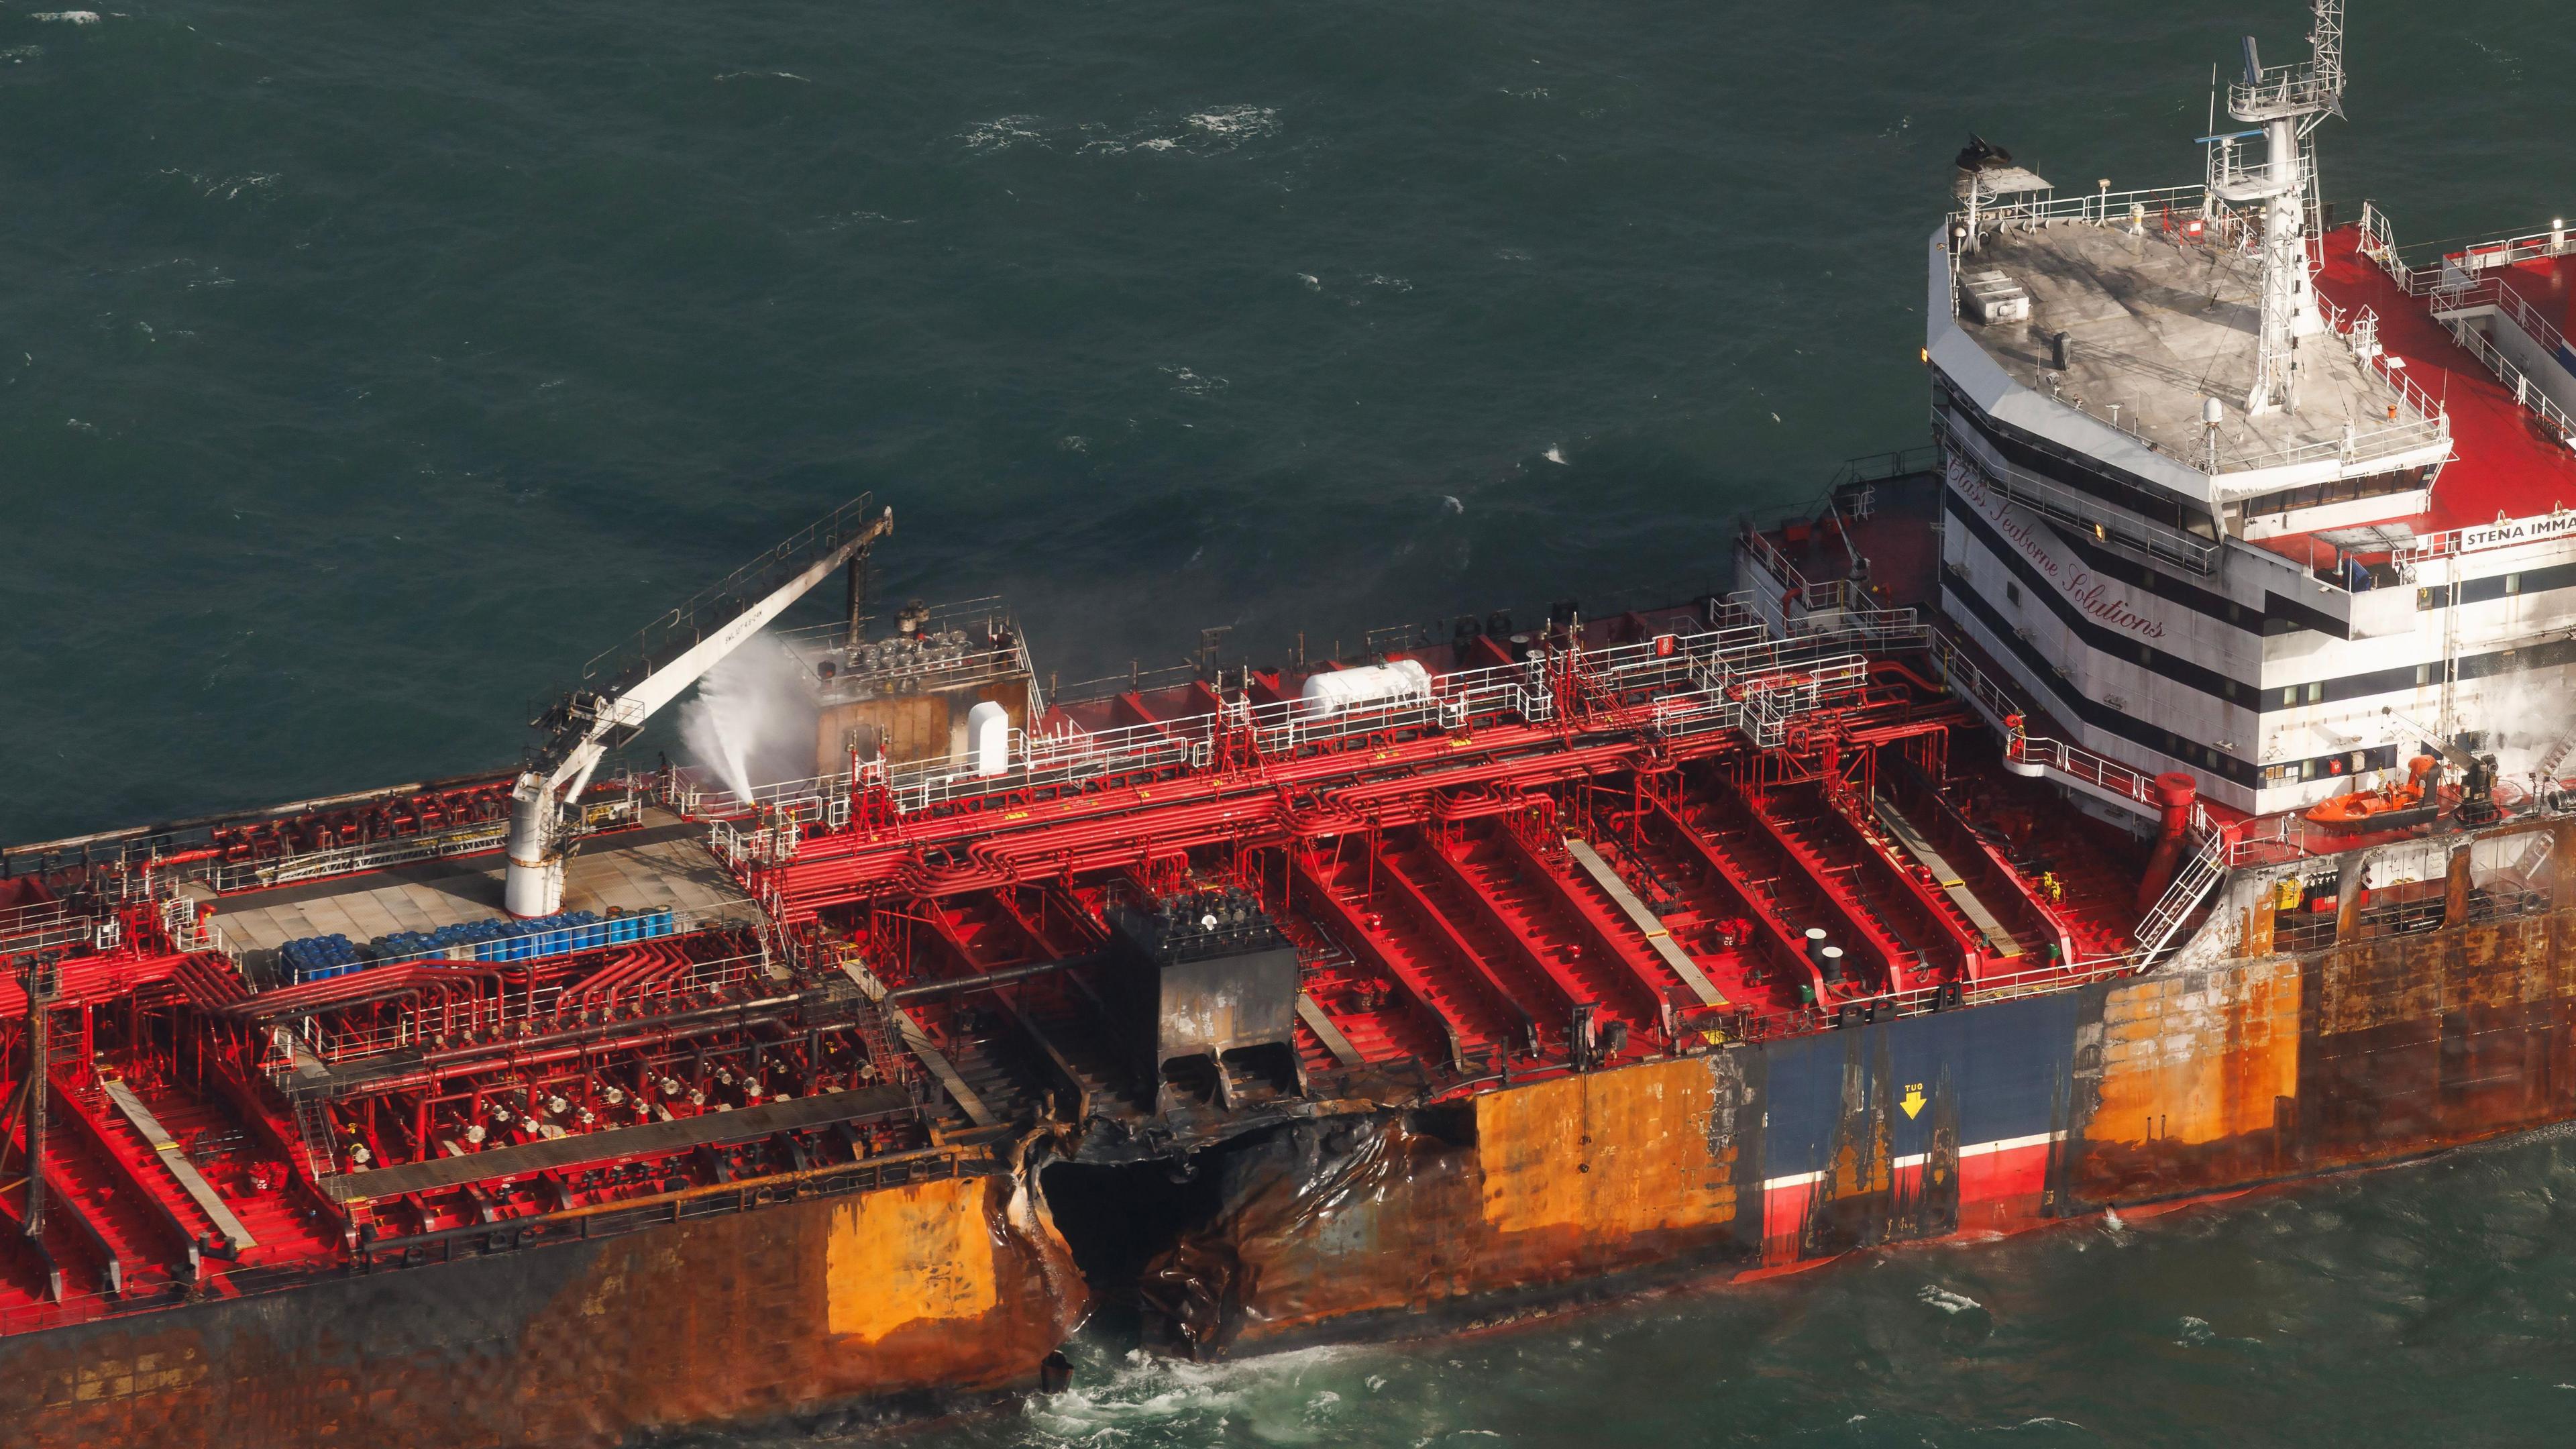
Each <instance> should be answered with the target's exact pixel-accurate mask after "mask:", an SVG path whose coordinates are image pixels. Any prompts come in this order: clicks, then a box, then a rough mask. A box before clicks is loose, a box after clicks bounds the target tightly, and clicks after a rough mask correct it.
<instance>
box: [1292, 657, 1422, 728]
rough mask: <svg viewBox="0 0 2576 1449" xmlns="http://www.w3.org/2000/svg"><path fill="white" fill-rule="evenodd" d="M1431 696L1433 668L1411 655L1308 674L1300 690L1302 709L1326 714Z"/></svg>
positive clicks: (1311, 713)
mask: <svg viewBox="0 0 2576 1449" xmlns="http://www.w3.org/2000/svg"><path fill="white" fill-rule="evenodd" d="M1430 697H1431V671H1430V670H1428V669H1425V668H1423V667H1422V666H1421V665H1420V664H1418V663H1416V662H1414V661H1413V660H1410V659H1399V660H1397V661H1396V662H1394V663H1393V664H1369V665H1363V666H1361V667H1360V668H1357V669H1333V670H1327V671H1325V672H1324V673H1322V674H1313V675H1308V676H1307V678H1306V687H1305V688H1304V689H1302V690H1300V691H1299V692H1298V713H1300V714H1303V715H1305V716H1307V717H1309V718H1322V717H1324V716H1327V715H1336V714H1341V713H1343V712H1345V711H1347V710H1353V709H1360V708H1364V707H1383V706H1386V705H1391V704H1406V703H1414V702H1418V701H1421V700H1427V699H1429V698H1430Z"/></svg>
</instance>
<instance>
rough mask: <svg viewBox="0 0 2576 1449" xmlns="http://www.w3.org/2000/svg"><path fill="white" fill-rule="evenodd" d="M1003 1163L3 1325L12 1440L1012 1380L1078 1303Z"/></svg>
mask: <svg viewBox="0 0 2576 1449" xmlns="http://www.w3.org/2000/svg"><path fill="white" fill-rule="evenodd" d="M1079 1281H1080V1280H1079V1279H1078V1277H1077V1276H1076V1274H1075V1273H1074V1270H1073V1267H1072V1264H1071V1261H1070V1259H1069V1257H1068V1256H1067V1255H1066V1253H1065V1251H1064V1247H1063V1244H1062V1242H1061V1241H1060V1240H1059V1239H1057V1238H1056V1236H1055V1233H1054V1230H1053V1228H1052V1227H1051V1226H1050V1225H1049V1224H1048V1223H1047V1222H1046V1221H1045V1218H1044V1215H1043V1210H1042V1208H1041V1207H1040V1206H1039V1205H1037V1204H1035V1203H1033V1202H1032V1201H1031V1195H1030V1194H1028V1193H1026V1192H1025V1191H1024V1190H1022V1189H1021V1188H1020V1187H1019V1184H1018V1180H1017V1179H1016V1178H1015V1177H1012V1176H1009V1175H994V1176H959V1177H949V1178H942V1179H934V1180H931V1181H926V1182H918V1183H913V1184H910V1185H908V1186H903V1187H890V1188H885V1189H881V1190H878V1191H874V1192H869V1193H863V1194H854V1195H850V1196H843V1197H834V1198H819V1199H808V1200H805V1201H801V1202H794V1203H787V1204H782V1205H777V1206H772V1207H766V1208H761V1209H758V1210H755V1211H748V1212H737V1213H730V1214H726V1215H721V1216H712V1217H706V1218H700V1219H695V1220H692V1221H687V1222H681V1223H675V1224H670V1225H666V1226H662V1227H656V1228H651V1229H647V1230H643V1231H638V1232H631V1233H627V1234H625V1235H622V1236H619V1237H615V1238H609V1239H602V1240H597V1241H592V1242H578V1243H568V1244H564V1245H561V1246H555V1247H544V1248H530V1249H527V1250H525V1251H521V1252H513V1253H500V1254H495V1255H491V1256H477V1257H468V1258H465V1259H463V1260H460V1261H457V1262H454V1263H440V1264H436V1265H432V1266H423V1267H417V1268H410V1269H402V1270H386V1271H379V1272H376V1273H372V1274H364V1275H352V1276H350V1277H347V1278H343V1279H338V1280H334V1281H329V1282H324V1283H320V1284H316V1285H312V1286H309V1287H306V1288H303V1289H299V1290H296V1291H292V1292H283V1293H274V1294H269V1295H266V1296H261V1297H251V1298H238V1299H230V1300H218V1301H210V1302H205V1303H199V1304H193V1305H188V1306H185V1307H180V1308H175V1309H171V1310H167V1311H163V1312H155V1313H144V1314H138V1315H134V1316H131V1317H125V1318H119V1319H111V1320H106V1321H102V1322H96V1323H90V1324H85V1325H81V1326H78V1327H73V1328H65V1329H59V1330H54V1331H51V1332H46V1333H37V1334H26V1335H20V1336H16V1337H11V1338H7V1339H0V1423H5V1424H8V1425H9V1426H10V1430H9V1433H8V1435H7V1439H8V1442H9V1443H10V1444H11V1445H12V1446H13V1449H73V1446H88V1445H97V1444H116V1445H119V1446H125V1449H201V1446H211V1445H217V1444H221V1445H225V1446H250V1449H304V1446H318V1445H322V1444H326V1443H327V1444H351V1443H357V1444H401V1445H405V1446H409V1449H447V1446H455V1449H490V1446H493V1445H544V1446H564V1449H576V1446H578V1449H589V1446H604V1445H612V1444H619V1443H625V1442H629V1441H632V1440H635V1439H639V1438H644V1437H649V1436H650V1435H651V1434H652V1433H653V1432H654V1431H656V1430H663V1429H672V1428H678V1427H682V1426H689V1425H699V1424H706V1423H712V1422H718V1421H729V1420H746V1419H749V1420H760V1419H775V1418H781V1417H786V1416H791V1415H795V1414H799V1413H805V1412H813V1411H818V1410H824V1409H827V1408H830V1407H832V1406H835V1405H848V1404H874V1405H878V1406H881V1407H882V1406H887V1405H890V1404H900V1403H902V1402H904V1401H910V1402H911V1403H913V1404H917V1405H921V1406H929V1405H933V1404H937V1403H942V1402H948V1401H951V1400H953V1399H955V1398H957V1397H958V1396H961V1395H972V1394H974V1393H976V1392H977V1391H988V1392H989V1391H993V1390H997V1389H1000V1388H1003V1387H1006V1386H1009V1385H1012V1384H1015V1383H1018V1382H1021V1381H1023V1380H1033V1379H1034V1378H1035V1376H1036V1374H1037V1371H1038V1367H1039V1364H1040V1363H1041V1361H1042V1360H1043V1359H1044V1358H1045V1356H1046V1354H1047V1353H1048V1352H1049V1351H1050V1350H1051V1349H1053V1348H1054V1347H1055V1346H1056V1344H1057V1343H1059V1342H1060V1341H1061V1340H1062V1339H1063V1337H1064V1335H1065V1334H1066V1333H1067V1332H1069V1331H1070V1329H1071V1327H1072V1325H1073V1323H1074V1322H1075V1321H1076V1320H1077V1319H1078V1317H1079V1315H1080V1313H1081V1312H1082V1311H1083V1309H1084V1307H1085V1306H1086V1305H1085V1301H1084V1292H1083V1290H1082V1289H1081V1287H1080V1286H1079Z"/></svg>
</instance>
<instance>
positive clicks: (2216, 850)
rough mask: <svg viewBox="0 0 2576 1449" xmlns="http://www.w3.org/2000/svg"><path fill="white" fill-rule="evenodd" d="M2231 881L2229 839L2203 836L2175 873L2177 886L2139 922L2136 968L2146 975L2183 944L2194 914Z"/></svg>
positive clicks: (2161, 898)
mask: <svg viewBox="0 0 2576 1449" xmlns="http://www.w3.org/2000/svg"><path fill="white" fill-rule="evenodd" d="M2226 878H2227V846H2226V837H2225V836H2224V835H2222V834H2220V833H2219V832H2217V831H2215V830H2213V831H2210V832H2209V833H2208V834H2206V835H2204V836H2202V837H2201V838H2200V842H2199V848H2198V849H2196V850H2194V851H2193V852H2192V854H2191V859H2189V860H2188V861H2185V862H2184V863H2183V867H2182V869H2181V870H2179V871H2177V872H2175V873H2174V878H2173V884H2171V885H2169V886H2166V887H2165V893H2164V894H2163V895H2162V896H2160V897H2158V898H2157V900H2156V903H2155V906H2154V908H2153V909H2151V910H2149V911H2148V912H2147V914H2146V917H2145V919H2143V920H2141V921H2139V922H2138V931H2137V941H2138V944H2137V949H2136V951H2135V952H2134V953H2132V954H2133V959H2134V960H2135V961H2136V963H2137V964H2136V969H2137V970H2139V971H2141V972H2143V971H2147V970H2149V969H2151V968H2153V967H2154V965H2155V964H2156V963H2157V962H2158V961H2160V960H2162V959H2164V957H2165V956H2166V955H2167V954H2168V952H2169V950H2170V948H2172V947H2173V946H2175V945H2177V944H2179V941H2178V938H2179V937H2180V936H2181V935H2182V931H2183V927H2184V925H2185V924H2187V923H2188V922H2189V921H2190V920H2191V915H2192V912H2194V911H2196V910H2198V909H2200V904H2201V902H2202V901H2204V900H2206V899H2208V897H2209V894H2210V892H2212V891H2214V890H2216V889H2217V888H2218V883H2219V882H2220V881H2222V880H2224V879H2226Z"/></svg>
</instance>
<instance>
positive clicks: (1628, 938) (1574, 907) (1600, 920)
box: [1493, 830, 1696, 1031]
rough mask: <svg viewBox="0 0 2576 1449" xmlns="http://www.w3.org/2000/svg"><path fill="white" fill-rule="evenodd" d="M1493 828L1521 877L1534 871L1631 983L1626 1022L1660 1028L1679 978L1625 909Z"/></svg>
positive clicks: (1513, 835) (1514, 836)
mask: <svg viewBox="0 0 2576 1449" xmlns="http://www.w3.org/2000/svg"><path fill="white" fill-rule="evenodd" d="M1493 833H1494V834H1495V835H1496V836H1498V837H1500V841H1501V845H1502V848H1503V850H1504V851H1505V852H1506V853H1507V854H1508V855H1509V856H1510V857H1511V859H1512V860H1513V861H1514V862H1515V863H1517V864H1518V865H1519V866H1520V868H1521V870H1522V871H1523V873H1524V875H1525V877H1535V878H1536V880H1537V882H1538V885H1539V888H1540V889H1541V890H1543V891H1545V892H1546V893H1547V895H1548V896H1549V898H1550V899H1552V900H1554V901H1555V902H1556V904H1557V906H1558V909H1559V910H1560V911H1561V912H1562V913H1563V914H1564V915H1565V916H1567V917H1568V918H1570V919H1571V920H1573V921H1574V922H1575V924H1576V925H1577V926H1578V927H1579V928H1580V929H1581V930H1582V932H1583V934H1584V937H1585V940H1586V942H1587V943H1588V944H1589V945H1590V946H1592V947H1593V948H1594V949H1595V950H1597V951H1598V952H1600V953H1601V955H1602V957H1604V958H1605V959H1607V960H1608V961H1610V962H1611V963H1613V966H1614V968H1615V970H1616V973H1617V975H1618V978H1619V980H1620V981H1621V983H1622V984H1623V985H1626V986H1629V987H1632V988H1634V989H1633V990H1630V991H1628V992H1625V993H1623V994H1624V995H1625V996H1626V997H1627V998H1628V1002H1629V1005H1628V1007H1627V1009H1626V1010H1624V1011H1623V1012H1622V1013H1621V1014H1622V1015H1624V1016H1627V1017H1629V1018H1630V1025H1632V1026H1637V1027H1642V1028H1645V1029H1647V1030H1652V1031H1660V1030H1661V1026H1662V1021H1663V1014H1664V1003H1665V1002H1666V1001H1668V1000H1670V999H1671V996H1672V993H1673V992H1675V991H1679V990H1682V989H1683V987H1682V983H1681V980H1680V978H1678V977H1676V976H1674V975H1673V974H1672V972H1671V971H1670V970H1669V969H1667V968H1666V967H1665V966H1664V964H1663V963H1662V962H1660V961H1658V960H1656V959H1655V955H1654V952H1653V951H1652V950H1651V949H1650V948H1649V947H1647V945H1646V944H1645V942H1644V940H1643V939H1642V938H1641V937H1639V936H1638V935H1637V934H1636V927H1635V926H1634V925H1633V924H1631V923H1630V922H1629V920H1628V918H1627V917H1626V916H1625V915H1624V914H1619V913H1617V912H1615V911H1614V910H1613V908H1612V907H1610V906H1609V905H1608V903H1606V902H1604V901H1602V900H1601V899H1600V898H1599V897H1598V896H1596V895H1594V894H1593V893H1592V889H1591V888H1590V887H1589V886H1587V885H1585V884H1583V883H1581V882H1578V881H1576V880H1575V879H1574V878H1573V877H1572V876H1570V875H1568V874H1567V873H1566V871H1565V869H1564V867H1563V866H1562V865H1560V864H1558V863H1557V862H1556V861H1554V860H1551V859H1549V858H1548V857H1547V856H1545V855H1543V854H1541V853H1540V852H1538V851H1536V850H1533V849H1531V848H1530V843H1529V842H1528V841H1527V840H1524V839H1522V838H1521V836H1520V833H1519V832H1517V831H1513V830H1496V831H1494V832H1493ZM1694 1004H1696V1003H1695V1002H1694Z"/></svg>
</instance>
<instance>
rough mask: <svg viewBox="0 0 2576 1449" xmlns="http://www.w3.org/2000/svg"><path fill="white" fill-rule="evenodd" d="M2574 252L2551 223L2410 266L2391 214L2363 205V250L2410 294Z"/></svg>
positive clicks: (2575, 248)
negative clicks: (2427, 263) (2401, 246)
mask: <svg viewBox="0 0 2576 1449" xmlns="http://www.w3.org/2000/svg"><path fill="white" fill-rule="evenodd" d="M2570 252H2576V246H2571V245H2570V243H2569V242H2568V240H2567V233H2566V230H2565V228H2563V227H2552V228H2551V229H2549V230H2548V231H2539V232H2529V233H2525V234H2523V235H2521V236H2509V237H2499V238H2497V239H2495V240H2493V241H2483V242H2472V243H2470V244H2469V245H2467V246H2464V247H2460V248H2457V249H2455V250H2451V251H2446V252H2444V253H2442V254H2441V256H2440V257H2438V258H2437V259H2436V260H2435V261H2434V262H2433V263H2432V265H2430V266H2423V267H2413V266H2408V265H2407V263H2406V259H2405V257H2404V256H2403V255H2402V254H2401V253H2400V252H2399V250H2398V247H2397V230H2396V228H2395V227H2394V226H2392V225H2391V224H2390V223H2389V220H2388V213H2386V212H2384V211H2381V210H2380V209H2379V207H2378V205H2377V204H2376V203H2374V202H2369V201H2365V202H2363V203H2362V204H2361V254H2362V255H2363V256H2365V257H2368V258H2370V259H2371V260H2372V261H2374V262H2377V263H2378V264H2379V266H2380V269H2381V270H2382V271H2385V272H2386V273H2388V277H2389V280H2391V281H2393V282H2395V283H2396V284H2397V289H2398V290H2399V291H2401V292H2404V293H2405V294H2406V295H2408V296H2410V297H2421V296H2424V295H2425V294H2427V293H2430V292H2438V291H2441V290H2444V289H2445V288H2446V287H2456V286H2459V285H2461V284H2462V283H2463V282H2464V280H2465V279H2466V278H2468V277H2472V276H2474V275H2476V274H2477V273H2479V272H2484V271H2488V270H2490V269H2492V268H2497V267H2510V266H2518V265H2520V264H2521V263H2523V262H2536V261H2543V260H2546V259H2548V258H2550V257H2563V256H2566V255H2568V254H2569V253H2570Z"/></svg>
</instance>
